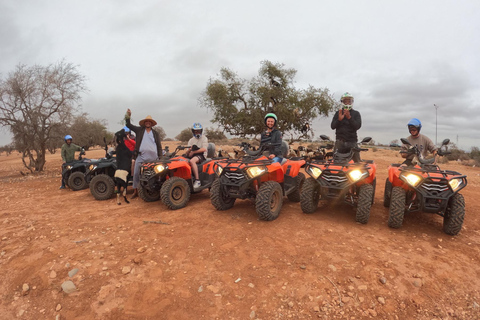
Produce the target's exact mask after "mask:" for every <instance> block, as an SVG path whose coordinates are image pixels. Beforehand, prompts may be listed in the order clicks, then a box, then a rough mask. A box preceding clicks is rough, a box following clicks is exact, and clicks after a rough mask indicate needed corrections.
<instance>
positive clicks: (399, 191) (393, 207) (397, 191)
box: [388, 187, 407, 229]
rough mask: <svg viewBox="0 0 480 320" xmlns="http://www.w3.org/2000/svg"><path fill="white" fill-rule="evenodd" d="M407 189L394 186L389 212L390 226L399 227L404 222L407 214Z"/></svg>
mask: <svg viewBox="0 0 480 320" xmlns="http://www.w3.org/2000/svg"><path fill="white" fill-rule="evenodd" d="M406 195H407V193H406V191H405V190H404V189H403V188H401V187H393V188H392V197H391V199H390V210H389V212H388V226H389V227H390V228H395V229H398V228H400V227H401V226H402V224H403V217H404V215H405V201H406Z"/></svg>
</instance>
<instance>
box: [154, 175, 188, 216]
mask: <svg viewBox="0 0 480 320" xmlns="http://www.w3.org/2000/svg"><path fill="white" fill-rule="evenodd" d="M190 192H191V191H190V186H189V185H188V182H187V181H185V179H182V178H180V177H171V178H170V179H168V180H167V181H165V182H164V183H163V185H162V188H161V189H160V197H161V198H162V202H163V203H164V204H165V205H166V206H167V207H168V208H170V209H172V210H177V209H181V208H184V207H185V206H186V205H187V203H188V201H189V200H190Z"/></svg>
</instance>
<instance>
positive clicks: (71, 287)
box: [62, 280, 77, 293]
mask: <svg viewBox="0 0 480 320" xmlns="http://www.w3.org/2000/svg"><path fill="white" fill-rule="evenodd" d="M62 290H63V292H65V293H72V292H75V291H76V290H77V287H76V286H75V284H74V283H73V282H72V281H70V280H67V281H65V282H64V283H62Z"/></svg>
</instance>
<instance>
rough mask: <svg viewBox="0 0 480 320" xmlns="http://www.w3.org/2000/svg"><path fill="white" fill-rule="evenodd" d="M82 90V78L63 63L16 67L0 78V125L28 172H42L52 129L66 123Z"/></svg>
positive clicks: (75, 69) (73, 69) (84, 88)
mask: <svg viewBox="0 0 480 320" xmlns="http://www.w3.org/2000/svg"><path fill="white" fill-rule="evenodd" d="M85 90H86V87H85V78H84V76H83V75H81V74H80V73H79V72H78V71H77V68H76V67H75V66H74V65H72V64H70V63H66V62H64V61H61V62H59V63H57V64H52V65H48V66H46V67H45V66H39V65H35V66H31V67H28V66H25V65H18V66H17V67H16V69H15V71H13V72H11V73H9V74H8V76H7V77H6V78H5V79H3V78H0V124H1V125H3V126H6V127H9V128H10V131H11V132H12V134H13V137H14V142H15V148H16V149H17V150H18V151H19V152H21V153H22V161H23V163H24V165H25V167H26V168H27V169H28V170H30V172H33V171H43V168H44V165H45V152H46V150H47V146H48V143H49V140H50V139H54V138H55V139H58V136H56V135H55V137H52V136H53V133H54V132H55V129H56V128H59V127H62V126H63V127H65V125H66V124H67V123H69V121H70V120H71V118H72V114H73V112H74V111H75V110H76V109H77V107H78V105H79V103H80V101H81V96H80V94H81V92H83V91H85ZM57 132H58V131H57Z"/></svg>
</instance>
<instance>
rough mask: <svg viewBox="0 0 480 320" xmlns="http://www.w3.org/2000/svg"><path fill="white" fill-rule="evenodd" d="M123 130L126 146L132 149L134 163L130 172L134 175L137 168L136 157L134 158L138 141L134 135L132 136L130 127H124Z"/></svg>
mask: <svg viewBox="0 0 480 320" xmlns="http://www.w3.org/2000/svg"><path fill="white" fill-rule="evenodd" d="M123 131H124V132H125V139H124V142H123V143H125V146H126V147H127V148H128V150H130V151H132V165H131V169H130V174H131V175H133V172H134V168H135V159H133V151H135V144H136V141H135V139H134V136H132V132H131V130H130V129H128V127H127V126H125V127H123Z"/></svg>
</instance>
